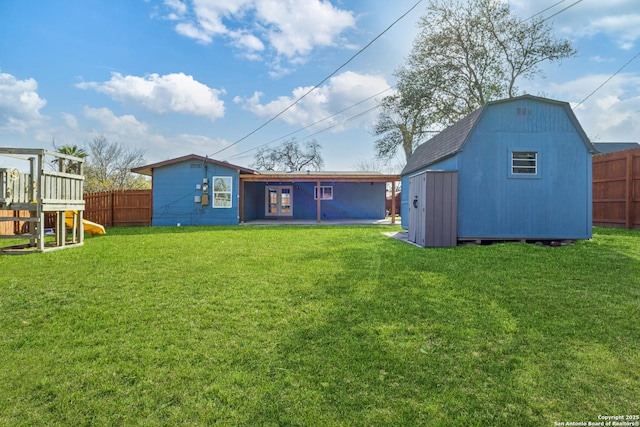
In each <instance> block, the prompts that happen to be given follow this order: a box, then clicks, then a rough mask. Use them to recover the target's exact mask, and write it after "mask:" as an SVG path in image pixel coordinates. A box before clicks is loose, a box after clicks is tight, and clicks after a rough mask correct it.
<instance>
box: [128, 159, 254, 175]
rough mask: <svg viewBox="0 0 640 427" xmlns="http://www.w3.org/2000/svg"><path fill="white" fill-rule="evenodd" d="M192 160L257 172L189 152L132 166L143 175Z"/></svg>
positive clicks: (241, 170) (245, 171) (134, 170)
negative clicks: (144, 164)
mask: <svg viewBox="0 0 640 427" xmlns="http://www.w3.org/2000/svg"><path fill="white" fill-rule="evenodd" d="M190 160H197V161H200V162H206V163H209V164H212V165H217V166H224V167H226V168H230V169H237V170H238V171H240V173H245V174H252V173H256V171H254V170H253V169H249V168H245V167H242V166H238V165H234V164H232V163H229V162H222V161H220V160H214V159H210V158H209V157H203V156H198V155H197V154H188V155H186V156H182V157H176V158H175V159H169V160H165V161H164V162H158V163H153V164H150V165H146V166H140V167H137V168H132V169H131V172H135V173H139V174H142V175H149V176H152V174H153V170H154V169H156V168H161V167H164V166H169V165H173V164H176V163H181V162H186V161H190Z"/></svg>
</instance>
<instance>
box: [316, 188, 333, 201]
mask: <svg viewBox="0 0 640 427" xmlns="http://www.w3.org/2000/svg"><path fill="white" fill-rule="evenodd" d="M313 198H314V200H318V198H320V200H333V186H330V185H326V186H321V187H318V186H317V185H316V186H315V187H313Z"/></svg>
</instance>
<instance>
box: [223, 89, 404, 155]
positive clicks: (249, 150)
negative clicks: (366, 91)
mask: <svg viewBox="0 0 640 427" xmlns="http://www.w3.org/2000/svg"><path fill="white" fill-rule="evenodd" d="M395 87H396V86H395V85H394V86H391V87H388V88H386V89H385V90H382V91H380V92H378V93H376V94H375V95H371V96H370V97H368V98H366V99H363V100H362V101H359V102H357V103H355V104H353V105H351V106H349V107H347V108H343V109H342V110H340V111H338V112H337V113H334V114H331V115H330V116H327V117H324V118H322V119H320V120H318V121H316V122H314V123H311V124H310V125H307V126H305V127H303V128H300V129H298V130H295V131H293V132H289V133H288V134H286V135H284V136H281V137H279V138H276V139H273V140H271V141H269V142H266V143H264V144H260V145H258V146H256V147H253V148H250V149H248V150H245V151H243V152H241V153H238V154H235V155H233V156H231V157H229V158H228V159H227V160H230V159H234V158H238V157H242V156H243V155H244V154H246V153H249V152H251V151H254V150H257V149H258V148H262V147H264V146H267V145H269V144H273V143H274V142H276V141H280V140H281V139H284V138H286V137H288V136H291V135H295V134H296V133H298V132H302V131H303V130H305V129H309V128H310V127H313V126H315V125H317V124H320V123H322V122H324V121H326V120H329V119H330V118H332V117H335V116H337V115H339V114H342V113H344V112H345V111H347V110H350V109H352V108H354V107H357V106H358V105H361V104H364V103H365V102H367V101H369V100H371V99H372V98H375V97H376V96H378V95H382V94H383V93H385V92H387V91H389V90H391V89H393V88H395ZM376 108H377V107H376ZM368 111H369V110H367V112H368ZM359 116H360V115H358V117H359ZM341 123H344V122H341ZM308 137H309V136H307V138H308Z"/></svg>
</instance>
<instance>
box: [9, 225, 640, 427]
mask: <svg viewBox="0 0 640 427" xmlns="http://www.w3.org/2000/svg"><path fill="white" fill-rule="evenodd" d="M389 230H397V228H394V227H366V226H360V227H323V226H317V227H209V228H205V227H202V228H199V227H182V228H118V229H110V230H108V234H107V235H106V236H99V237H92V238H87V239H86V242H85V245H84V246H82V247H78V248H70V249H66V250H62V251H53V252H47V253H42V254H31V255H25V256H3V257H0V425H2V426H32V425H53V426H56V425H61V426H63V425H64V426H66V425H69V426H71V425H72V426H84V425H92V426H102V425H122V426H133V425H145V426H154V425H157V426H164V425H169V426H174V425H201V426H202V425H211V424H215V423H218V424H220V425H230V426H256V425H272V426H286V425H298V426H316V425H318V426H327V425H345V426H347V425H348V426H352V425H398V426H412V425H429V426H430V425H436V426H437V425H441V426H552V425H555V424H554V423H556V422H557V423H560V422H582V421H584V422H587V421H592V422H595V421H598V416H599V415H609V416H610V415H634V414H639V413H640V387H639V385H640V321H639V318H638V315H639V313H640V233H639V232H633V231H623V230H609V229H596V230H595V232H594V237H593V240H591V241H582V242H578V243H577V244H575V245H574V246H565V247H557V248H556V247H547V246H545V247H542V246H536V245H527V244H519V243H509V244H496V245H492V246H465V247H457V248H447V249H421V248H417V247H414V246H411V245H408V244H406V243H402V242H400V241H397V240H394V239H390V238H388V237H385V236H383V235H382V234H381V232H382V231H389Z"/></svg>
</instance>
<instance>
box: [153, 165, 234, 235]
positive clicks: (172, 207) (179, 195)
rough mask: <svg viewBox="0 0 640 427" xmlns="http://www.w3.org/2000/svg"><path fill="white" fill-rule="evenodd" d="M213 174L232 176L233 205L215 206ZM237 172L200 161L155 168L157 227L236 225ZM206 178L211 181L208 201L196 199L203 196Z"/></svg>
mask: <svg viewBox="0 0 640 427" xmlns="http://www.w3.org/2000/svg"><path fill="white" fill-rule="evenodd" d="M214 176H231V177H232V197H231V201H232V207H231V208H213V207H212V199H213V182H212V178H213V177H214ZM238 177H239V174H238V171H237V170H235V169H232V168H227V167H224V166H219V165H214V164H208V163H205V162H201V161H198V160H187V161H184V162H179V163H175V164H169V165H166V166H163V167H160V168H156V169H154V171H153V220H152V225H154V226H170V225H173V226H175V225H177V224H178V223H179V224H181V225H237V224H238V191H239V178H238ZM203 178H207V179H208V180H209V192H208V194H209V203H207V205H202V204H200V203H195V202H194V197H195V196H201V195H202V190H198V189H196V185H202V181H203Z"/></svg>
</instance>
